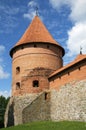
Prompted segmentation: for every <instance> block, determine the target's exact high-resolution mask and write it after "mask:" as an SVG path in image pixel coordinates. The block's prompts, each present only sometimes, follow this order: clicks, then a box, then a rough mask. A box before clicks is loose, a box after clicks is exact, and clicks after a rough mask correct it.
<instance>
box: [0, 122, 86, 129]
mask: <svg viewBox="0 0 86 130" xmlns="http://www.w3.org/2000/svg"><path fill="white" fill-rule="evenodd" d="M1 130H86V123H85V122H68V121H62V122H51V121H46V122H33V123H28V124H25V125H18V126H15V127H9V128H3V129H1Z"/></svg>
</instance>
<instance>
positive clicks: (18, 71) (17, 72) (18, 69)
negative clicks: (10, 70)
mask: <svg viewBox="0 0 86 130" xmlns="http://www.w3.org/2000/svg"><path fill="white" fill-rule="evenodd" d="M19 73H20V67H19V66H18V67H16V74H19Z"/></svg>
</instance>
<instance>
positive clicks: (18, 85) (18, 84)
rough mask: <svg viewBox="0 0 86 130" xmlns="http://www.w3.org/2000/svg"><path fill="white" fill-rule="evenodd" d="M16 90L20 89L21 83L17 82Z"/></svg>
mask: <svg viewBox="0 0 86 130" xmlns="http://www.w3.org/2000/svg"><path fill="white" fill-rule="evenodd" d="M16 89H17V90H18V89H20V82H17V83H16Z"/></svg>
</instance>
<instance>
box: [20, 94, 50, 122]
mask: <svg viewBox="0 0 86 130" xmlns="http://www.w3.org/2000/svg"><path fill="white" fill-rule="evenodd" d="M47 94H48V95H49V96H47V98H46V92H44V93H42V94H41V95H40V96H39V97H37V98H36V99H35V100H34V101H33V102H32V103H31V104H30V105H29V106H27V107H26V108H24V110H23V112H22V119H23V121H22V122H23V123H27V122H32V121H40V120H41V121H43V120H50V93H47Z"/></svg>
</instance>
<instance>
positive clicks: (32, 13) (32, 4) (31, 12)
mask: <svg viewBox="0 0 86 130" xmlns="http://www.w3.org/2000/svg"><path fill="white" fill-rule="evenodd" d="M36 7H38V4H37V3H36V2H35V1H30V2H29V3H28V12H27V13H24V15H23V17H24V18H28V19H30V20H32V19H33V17H34V16H35V15H36Z"/></svg>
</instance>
